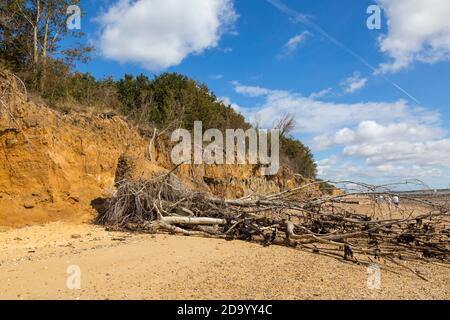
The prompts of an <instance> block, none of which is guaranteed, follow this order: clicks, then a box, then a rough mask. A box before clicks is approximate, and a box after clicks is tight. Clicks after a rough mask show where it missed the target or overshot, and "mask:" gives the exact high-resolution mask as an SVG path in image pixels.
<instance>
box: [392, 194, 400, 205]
mask: <svg viewBox="0 0 450 320" xmlns="http://www.w3.org/2000/svg"><path fill="white" fill-rule="evenodd" d="M392 203H394V205H395V206H396V207H398V206H399V205H400V199H399V197H398V196H393V197H392Z"/></svg>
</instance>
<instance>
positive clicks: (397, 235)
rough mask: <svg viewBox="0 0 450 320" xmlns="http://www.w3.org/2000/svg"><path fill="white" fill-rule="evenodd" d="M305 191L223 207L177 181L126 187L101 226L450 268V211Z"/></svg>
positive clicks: (415, 202) (365, 195)
mask: <svg viewBox="0 0 450 320" xmlns="http://www.w3.org/2000/svg"><path fill="white" fill-rule="evenodd" d="M347 183H349V182H347ZM313 184H314V183H313ZM354 185H355V186H359V187H363V188H366V186H365V185H361V184H354ZM308 187H311V184H309V185H303V186H301V187H298V188H296V189H292V190H287V191H284V192H280V193H277V194H272V195H268V196H259V197H255V196H249V197H245V198H241V199H237V200H223V199H219V198H215V197H213V196H211V195H209V194H204V193H195V192H190V191H188V190H186V189H185V188H184V187H183V185H182V184H181V183H180V181H179V180H178V179H177V178H176V177H175V176H174V175H172V174H168V175H164V176H160V177H157V178H155V179H153V180H150V181H137V182H136V181H129V180H123V181H120V182H118V183H117V194H116V195H115V196H114V197H113V198H111V199H110V200H109V202H108V206H107V210H106V211H104V212H103V213H101V214H100V215H99V216H98V220H97V221H98V222H99V223H100V224H103V225H107V226H109V228H116V229H121V230H132V231H141V232H152V233H153V232H157V231H165V232H170V233H177V234H183V235H196V236H205V237H215V238H224V239H229V240H233V239H239V240H247V241H258V242H260V243H262V244H264V245H271V244H278V245H286V246H292V247H299V248H302V249H307V250H311V251H312V252H320V253H325V254H332V255H338V256H340V257H343V258H344V259H346V260H351V261H357V259H356V257H355V254H362V255H365V256H367V257H369V258H374V257H375V258H384V259H389V260H394V259H395V260H397V259H402V260H418V259H422V260H434V261H441V262H444V263H449V262H450V261H449V253H450V245H449V237H450V219H449V217H450V216H449V215H450V213H449V212H450V211H449V209H448V207H446V206H444V205H440V204H434V203H431V202H430V201H427V200H423V199H419V198H412V197H410V196H408V195H406V194H405V195H400V198H401V199H402V201H404V202H405V204H402V205H401V206H399V207H397V206H395V205H391V203H387V202H386V203H384V202H380V201H379V199H382V197H383V196H384V199H387V198H388V197H390V196H391V194H390V193H389V192H387V191H384V192H378V191H374V190H371V192H367V190H366V191H365V192H363V191H360V192H352V193H345V194H341V195H337V196H321V197H319V198H314V199H306V200H305V199H300V197H298V194H300V193H302V192H303V191H304V190H305V189H306V188H308ZM380 212H384V216H383V214H380ZM386 214H387V215H388V217H386ZM320 245H321V247H320V248H319V246H320Z"/></svg>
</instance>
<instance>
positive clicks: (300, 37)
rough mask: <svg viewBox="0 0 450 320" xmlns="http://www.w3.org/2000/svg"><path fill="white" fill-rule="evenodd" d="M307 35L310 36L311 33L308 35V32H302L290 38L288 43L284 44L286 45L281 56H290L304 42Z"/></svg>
mask: <svg viewBox="0 0 450 320" xmlns="http://www.w3.org/2000/svg"><path fill="white" fill-rule="evenodd" d="M309 35H311V33H309V32H308V31H303V32H302V33H300V34H297V35H295V36H293V37H292V38H290V39H289V40H288V42H286V44H285V45H284V46H283V54H282V56H287V55H290V54H292V53H293V52H294V51H295V50H296V49H297V47H298V46H299V45H300V44H301V43H303V42H304V41H305V40H306V38H307V37H308V36H309Z"/></svg>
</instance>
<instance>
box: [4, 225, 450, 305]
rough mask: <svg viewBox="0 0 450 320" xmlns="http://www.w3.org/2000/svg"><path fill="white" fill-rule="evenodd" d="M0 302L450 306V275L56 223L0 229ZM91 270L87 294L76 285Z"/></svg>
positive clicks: (441, 269)
mask: <svg viewBox="0 0 450 320" xmlns="http://www.w3.org/2000/svg"><path fill="white" fill-rule="evenodd" d="M0 243H1V246H0V299H449V298H450V269H449V267H448V266H447V267H446V266H440V265H436V264H430V263H407V266H408V267H409V268H413V269H414V270H416V271H417V272H419V273H420V274H422V275H423V276H425V277H426V278H427V279H428V280H429V281H424V280H422V279H420V278H418V277H417V276H416V275H414V274H413V273H411V272H410V271H407V270H406V269H404V268H401V267H399V266H396V265H392V264H385V263H384V262H379V263H380V267H381V289H378V290H376V289H375V290H369V289H368V288H367V278H368V273H367V267H366V266H364V265H358V264H355V263H351V262H345V261H342V260H341V259H337V258H332V257H328V256H323V255H318V254H314V253H310V252H305V251H301V250H298V249H293V248H286V247H278V246H270V247H263V246H261V245H258V244H254V243H247V242H242V241H224V240H216V239H205V238H195V237H181V236H172V235H156V236H152V235H138V234H127V233H119V232H106V231H105V230H104V229H103V228H101V227H97V226H93V225H89V224H69V223H63V222H56V223H51V224H47V225H42V226H32V227H26V228H22V229H14V230H8V231H3V232H0ZM70 265H77V266H79V267H80V268H81V289H79V290H70V289H68V288H67V286H66V280H67V277H68V274H67V268H68V266H70Z"/></svg>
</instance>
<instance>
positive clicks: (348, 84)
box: [341, 72, 367, 93]
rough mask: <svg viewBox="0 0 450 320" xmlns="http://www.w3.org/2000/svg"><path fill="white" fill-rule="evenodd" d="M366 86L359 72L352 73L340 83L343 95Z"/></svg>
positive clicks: (365, 80) (364, 79)
mask: <svg viewBox="0 0 450 320" xmlns="http://www.w3.org/2000/svg"><path fill="white" fill-rule="evenodd" d="M366 84H367V78H363V77H361V75H360V74H359V72H355V73H353V75H352V76H350V77H348V78H347V79H345V80H343V81H342V82H341V87H342V88H343V89H344V92H345V93H354V92H356V91H358V90H361V89H362V88H364V87H365V86H366Z"/></svg>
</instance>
